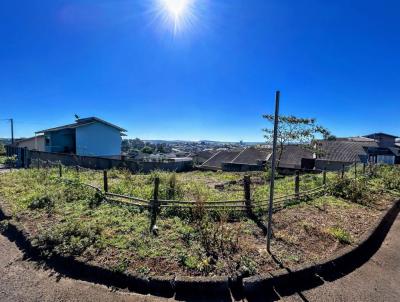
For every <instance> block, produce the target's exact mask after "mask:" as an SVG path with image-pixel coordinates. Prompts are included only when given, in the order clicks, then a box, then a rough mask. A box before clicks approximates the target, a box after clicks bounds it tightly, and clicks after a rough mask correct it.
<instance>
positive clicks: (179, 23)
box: [155, 0, 196, 34]
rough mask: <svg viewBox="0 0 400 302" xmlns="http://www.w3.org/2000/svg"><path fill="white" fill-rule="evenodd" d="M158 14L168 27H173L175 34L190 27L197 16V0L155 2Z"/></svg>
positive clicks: (159, 0)
mask: <svg viewBox="0 0 400 302" xmlns="http://www.w3.org/2000/svg"><path fill="white" fill-rule="evenodd" d="M155 1H156V6H157V8H156V12H157V15H158V16H159V17H161V18H162V20H163V22H164V23H166V24H167V26H169V27H171V28H172V30H173V32H174V34H177V33H178V32H179V31H181V30H183V29H184V28H185V27H188V26H190V25H191V24H192V23H193V21H194V19H195V18H196V15H195V4H196V0H155Z"/></svg>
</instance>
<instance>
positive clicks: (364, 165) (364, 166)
mask: <svg viewBox="0 0 400 302" xmlns="http://www.w3.org/2000/svg"><path fill="white" fill-rule="evenodd" d="M366 168H367V167H366V164H365V163H363V174H364V175H365V170H366Z"/></svg>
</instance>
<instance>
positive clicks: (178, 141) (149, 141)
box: [143, 140, 264, 146]
mask: <svg viewBox="0 0 400 302" xmlns="http://www.w3.org/2000/svg"><path fill="white" fill-rule="evenodd" d="M143 141H144V142H146V143H151V144H185V143H189V144H190V143H205V144H208V145H223V144H231V145H239V144H240V142H222V141H212V140H200V141H185V140H143ZM259 144H264V143H262V142H243V145H246V146H251V145H259Z"/></svg>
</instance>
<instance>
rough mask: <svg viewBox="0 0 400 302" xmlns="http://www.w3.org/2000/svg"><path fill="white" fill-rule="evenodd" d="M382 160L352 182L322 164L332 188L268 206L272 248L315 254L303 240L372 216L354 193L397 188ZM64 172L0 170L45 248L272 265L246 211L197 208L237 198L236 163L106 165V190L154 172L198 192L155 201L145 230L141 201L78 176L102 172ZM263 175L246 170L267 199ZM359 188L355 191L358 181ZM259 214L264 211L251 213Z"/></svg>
mask: <svg viewBox="0 0 400 302" xmlns="http://www.w3.org/2000/svg"><path fill="white" fill-rule="evenodd" d="M382 169H383V170H379V171H378V170H377V171H376V173H375V174H374V177H373V178H371V179H360V180H359V181H355V183H352V181H349V180H341V179H338V178H337V177H336V173H332V174H331V173H330V174H328V179H329V181H330V182H331V186H332V188H336V189H335V190H333V189H332V190H331V191H330V192H331V194H332V196H321V197H318V198H315V199H314V200H310V201H308V202H303V203H301V204H296V203H295V204H293V205H291V206H290V207H287V208H286V209H285V210H284V211H282V212H280V213H279V214H277V216H276V217H277V218H276V219H275V220H274V224H275V228H276V229H277V231H276V239H274V245H273V246H274V249H275V251H276V254H277V255H278V256H280V257H281V258H282V259H284V261H286V262H287V263H288V264H291V263H298V262H301V261H306V260H309V259H313V260H314V258H313V257H321V255H320V253H319V254H318V253H317V252H316V253H313V251H312V246H314V245H316V244H317V243H319V242H324V244H322V245H321V246H322V247H324V248H325V247H327V246H329V244H331V241H329V240H333V239H332V238H334V240H337V241H338V242H340V243H343V244H348V243H351V242H353V240H356V238H357V236H359V234H360V232H361V231H362V230H364V229H365V228H367V227H368V226H369V225H370V223H371V219H372V218H373V217H375V216H374V215H375V212H374V211H375V210H374V209H372V208H370V207H369V206H370V205H371V202H373V200H374V199H373V198H371V199H368V200H369V203H368V207H366V206H365V205H366V204H365V203H364V202H360V200H359V199H358V198H365V197H366V194H372V195H374V196H375V195H377V194H378V193H379V192H380V191H379V192H378V191H376V190H370V189H369V185H368V184H371V183H374V184H375V185H377V186H378V185H379V186H380V187H381V189H382V190H383V189H385V188H390V189H396V188H397V186H396V182H395V180H393V178H396V177H398V174H397V172H396V171H397V170H394V172H393V171H392V170H391V169H395V168H387V167H382ZM63 173H64V176H65V177H66V178H68V179H70V180H74V181H75V182H74V183H73V184H67V183H65V182H61V181H59V179H58V170H57V169H40V170H37V169H29V170H22V169H21V170H13V171H11V172H9V173H3V174H0V200H2V203H3V202H4V205H5V206H7V208H9V210H11V212H12V214H13V215H14V216H15V217H18V220H19V221H20V223H22V224H23V225H24V227H25V228H26V229H27V230H28V232H29V233H30V234H32V237H33V238H34V243H35V244H36V245H37V246H39V247H40V248H41V249H42V251H43V254H45V255H50V254H53V253H56V254H60V255H65V256H74V257H78V258H81V259H83V260H84V261H92V262H95V263H97V264H100V265H103V266H106V267H108V268H110V269H113V270H116V271H131V272H136V273H140V274H146V275H147V274H150V275H151V274H163V275H169V274H175V273H176V272H179V273H181V274H188V275H222V274H228V275H229V274H235V273H238V272H239V273H241V274H244V275H252V274H255V273H258V272H264V271H268V270H270V269H274V268H276V264H275V263H274V262H273V260H272V259H271V257H270V255H269V254H268V253H266V250H265V237H264V234H262V232H261V230H260V229H259V228H258V227H257V225H256V223H255V222H253V221H252V220H250V219H248V218H247V216H246V215H245V213H239V214H237V213H236V214H235V215H234V217H233V216H232V215H233V214H232V213H231V212H229V211H224V210H222V211H215V212H211V213H210V212H206V211H205V210H204V208H203V207H204V203H205V202H207V201H213V200H224V199H243V191H242V183H241V180H242V178H243V176H244V175H243V174H242V173H223V172H216V173H215V172H199V171H197V172H189V173H181V174H175V173H167V172H160V171H157V172H154V173H152V174H148V175H144V174H138V175H133V174H131V173H129V172H128V171H118V170H111V171H109V173H108V175H109V185H110V190H111V191H112V192H116V193H122V194H129V195H134V196H138V197H141V198H145V199H150V198H151V196H152V193H153V182H154V178H155V177H159V178H160V179H161V190H160V198H162V199H178V200H195V201H196V202H197V206H196V207H195V208H194V209H189V210H182V209H177V208H170V209H164V210H162V211H161V213H160V215H159V216H158V219H157V226H158V228H159V230H160V232H159V236H154V235H152V234H150V232H149V213H148V212H147V211H146V210H142V209H139V208H135V207H132V206H128V205H117V204H109V203H106V202H102V197H103V196H102V195H101V194H99V193H98V192H97V191H96V190H94V189H92V188H88V187H85V186H82V185H80V184H79V183H80V182H85V183H90V184H92V185H97V186H99V187H101V185H102V173H101V172H96V171H80V172H79V173H77V172H76V170H74V169H70V168H68V169H64V170H63ZM264 176H265V175H264V174H263V173H253V174H252V178H253V179H254V182H253V184H252V189H253V197H254V198H255V199H259V200H261V199H267V196H268V185H267V184H266V180H265V179H264ZM302 179H303V180H304V183H303V187H302V189H307V188H312V187H317V186H319V185H321V184H322V176H321V175H302ZM389 180H390V181H389ZM221 183H222V184H224V186H223V188H222V189H221V188H220V189H218V188H216V187H215V185H216V184H221ZM360 183H361V184H360ZM293 186H294V182H293V177H292V176H290V177H286V178H282V179H279V180H277V193H278V195H279V194H282V195H286V194H291V193H292V192H293V191H294V187H293ZM172 188H173V190H172ZM354 188H355V189H354ZM364 190H366V191H365V192H362V194H361V193H360V194H359V192H358V191H364ZM354 196H356V197H354ZM379 196H381V195H379ZM261 214H265V213H261ZM308 214H312V216H310V217H308ZM321 215H324V216H323V217H324V218H323V219H324V220H323V223H324V224H326V226H325V227H324V228H323V227H322V226H321V221H320V220H319V218H320V217H321ZM346 215H349V217H347V216H346ZM343 217H347V218H346V219H343ZM260 219H265V216H263V215H260ZM296 220H298V221H296ZM325 220H329V221H326V222H325ZM328 222H329V223H328ZM349 222H351V223H352V224H353V225H351V224H348V223H349ZM355 222H357V223H355ZM355 227H357V228H355ZM299 231H300V233H299ZM302 234H303V235H302ZM324 234H325V237H326V234H329V235H330V236H331V237H329V236H328V237H329V238H331V239H329V238H328V239H326V238H325V237H324ZM301 236H303V237H301ZM296 246H298V247H299V249H297V248H296ZM317 246H319V245H318V244H317ZM309 249H311V250H310V251H309ZM322 256H323V255H322Z"/></svg>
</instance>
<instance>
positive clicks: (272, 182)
mask: <svg viewBox="0 0 400 302" xmlns="http://www.w3.org/2000/svg"><path fill="white" fill-rule="evenodd" d="M280 95H281V93H280V91H277V92H276V94H275V120H274V139H273V144H272V163H271V165H272V171H271V179H270V187H269V208H268V229H267V251H268V253H271V235H272V229H271V228H272V207H273V202H274V188H275V168H276V167H275V163H276V144H277V137H278V127H279V99H280Z"/></svg>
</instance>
